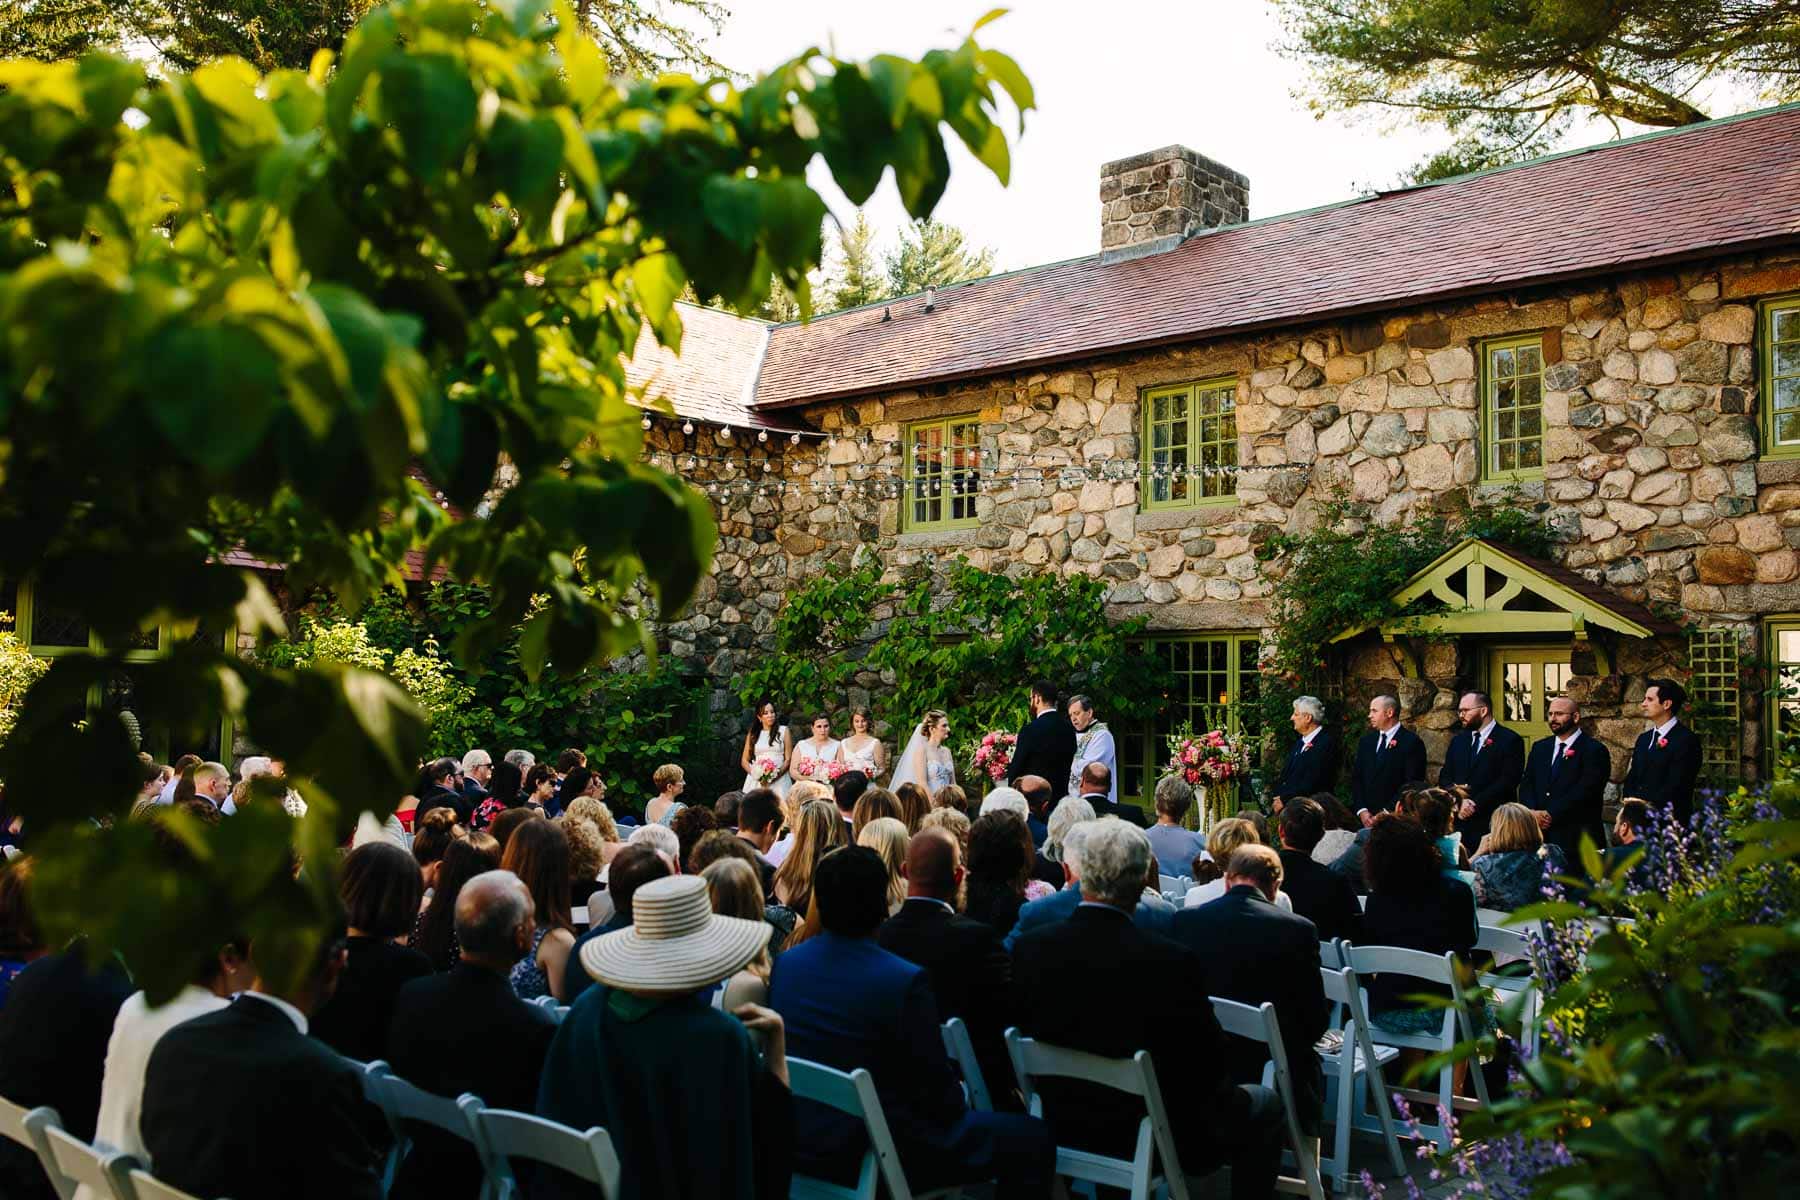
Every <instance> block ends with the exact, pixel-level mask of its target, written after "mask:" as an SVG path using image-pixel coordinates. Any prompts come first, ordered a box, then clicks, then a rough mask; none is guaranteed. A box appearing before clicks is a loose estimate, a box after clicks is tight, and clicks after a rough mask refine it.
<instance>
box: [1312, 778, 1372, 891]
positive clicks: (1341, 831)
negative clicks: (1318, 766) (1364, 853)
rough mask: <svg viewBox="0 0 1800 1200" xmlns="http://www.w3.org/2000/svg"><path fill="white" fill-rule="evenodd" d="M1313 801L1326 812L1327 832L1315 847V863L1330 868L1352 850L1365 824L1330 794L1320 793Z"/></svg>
mask: <svg viewBox="0 0 1800 1200" xmlns="http://www.w3.org/2000/svg"><path fill="white" fill-rule="evenodd" d="M1312 801H1313V803H1314V804H1317V805H1318V806H1319V807H1320V808H1322V809H1324V810H1325V832H1324V834H1323V835H1322V836H1321V837H1320V838H1319V844H1318V845H1316V846H1314V847H1313V851H1312V856H1313V861H1314V862H1316V863H1319V864H1320V865H1322V866H1327V867H1329V866H1331V865H1332V864H1333V863H1335V862H1337V860H1338V859H1339V858H1342V857H1343V854H1344V851H1346V850H1348V849H1350V847H1351V845H1352V844H1353V843H1354V842H1355V841H1356V835H1357V834H1359V833H1361V832H1362V828H1363V824H1362V822H1361V821H1359V820H1357V819H1356V814H1355V813H1353V812H1351V811H1350V810H1349V809H1348V808H1346V807H1344V802H1343V801H1342V800H1339V799H1338V798H1337V797H1336V796H1334V795H1332V794H1331V793H1330V792H1319V793H1318V794H1317V795H1315V796H1313V797H1312ZM1358 874H1359V875H1360V874H1361V872H1360V871H1359V872H1358ZM1355 882H1356V881H1355V879H1352V880H1351V886H1353V887H1354V886H1355Z"/></svg>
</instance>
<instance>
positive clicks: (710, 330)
mask: <svg viewBox="0 0 1800 1200" xmlns="http://www.w3.org/2000/svg"><path fill="white" fill-rule="evenodd" d="M675 307H676V308H677V309H679V310H680V313H681V325H682V331H681V353H680V354H679V355H677V354H674V353H672V352H671V351H669V350H667V349H665V348H664V347H662V346H661V345H659V344H658V343H657V341H656V338H655V336H654V335H653V334H652V333H651V332H650V327H649V326H648V325H645V326H644V328H643V330H642V332H641V333H640V334H639V336H638V343H637V346H636V347H635V348H634V349H633V351H632V354H631V357H630V359H628V360H627V361H626V363H625V381H626V382H627V383H628V384H630V385H631V387H633V388H642V389H644V399H645V400H646V401H647V402H650V403H651V404H654V402H655V401H658V400H666V401H667V402H668V404H669V406H670V407H671V408H673V409H674V410H675V414H676V415H677V416H681V417H692V418H694V419H695V420H697V421H710V422H713V423H715V424H719V425H733V426H736V427H738V428H740V429H742V428H750V429H768V430H773V431H777V432H782V433H786V432H790V431H799V430H804V429H805V426H804V425H801V424H799V423H798V422H796V421H794V420H792V419H790V418H788V417H786V416H784V415H783V414H781V413H759V412H756V411H755V410H754V408H753V407H752V403H751V398H752V390H753V389H754V388H755V386H756V373H757V369H758V367H760V366H761V365H762V358H763V350H764V348H765V347H766V346H767V345H768V341H769V328H770V327H769V326H768V325H767V324H766V323H764V322H762V321H753V320H750V319H748V318H746V317H740V316H737V315H735V314H733V313H728V312H721V311H720V310H718V309H714V308H704V307H702V306H700V305H698V304H677V305H676V306H675Z"/></svg>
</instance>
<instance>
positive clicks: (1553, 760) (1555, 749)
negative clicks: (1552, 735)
mask: <svg viewBox="0 0 1800 1200" xmlns="http://www.w3.org/2000/svg"><path fill="white" fill-rule="evenodd" d="M1562 757H1563V741H1562V739H1561V738H1557V739H1556V745H1554V746H1552V747H1551V748H1550V778H1552V779H1555V778H1556V772H1557V770H1558V769H1559V768H1561V766H1562Z"/></svg>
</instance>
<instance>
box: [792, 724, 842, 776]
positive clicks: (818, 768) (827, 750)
mask: <svg viewBox="0 0 1800 1200" xmlns="http://www.w3.org/2000/svg"><path fill="white" fill-rule="evenodd" d="M837 756H838V742H837V740H836V739H834V738H833V737H832V736H831V718H830V717H827V716H825V715H823V714H821V715H819V716H816V717H814V718H813V720H812V736H811V737H809V738H807V739H806V740H805V741H803V742H799V743H796V744H795V746H794V750H793V753H792V754H791V755H790V756H789V758H788V775H789V776H790V777H791V778H794V779H817V780H818V781H819V782H820V783H829V782H830V780H829V779H828V778H827V777H826V774H825V764H826V763H829V762H836V761H837Z"/></svg>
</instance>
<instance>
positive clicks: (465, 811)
mask: <svg viewBox="0 0 1800 1200" xmlns="http://www.w3.org/2000/svg"><path fill="white" fill-rule="evenodd" d="M434 808H448V809H450V810H451V811H453V812H455V813H456V821H457V824H459V825H467V824H468V823H469V815H470V814H471V813H473V812H474V811H475V805H474V802H473V801H471V800H469V799H468V797H466V796H464V795H463V794H462V793H461V792H459V791H456V790H455V789H453V788H447V787H443V786H441V785H438V784H433V785H432V787H431V788H430V790H428V791H427V792H426V793H425V794H424V795H423V796H421V797H419V807H418V808H417V809H416V810H414V812H413V828H414V829H417V828H419V827H420V825H421V824H422V823H423V822H424V820H425V814H426V813H428V812H430V811H431V810H432V809H434Z"/></svg>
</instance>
